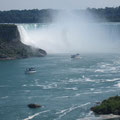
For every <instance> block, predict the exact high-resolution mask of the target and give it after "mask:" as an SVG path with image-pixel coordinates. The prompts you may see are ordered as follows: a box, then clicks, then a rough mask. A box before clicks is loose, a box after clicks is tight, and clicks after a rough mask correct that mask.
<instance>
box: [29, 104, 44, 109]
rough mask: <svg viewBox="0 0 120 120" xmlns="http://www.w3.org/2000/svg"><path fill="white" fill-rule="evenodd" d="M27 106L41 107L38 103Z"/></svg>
mask: <svg viewBox="0 0 120 120" xmlns="http://www.w3.org/2000/svg"><path fill="white" fill-rule="evenodd" d="M28 107H29V108H39V107H42V106H41V105H39V104H28Z"/></svg>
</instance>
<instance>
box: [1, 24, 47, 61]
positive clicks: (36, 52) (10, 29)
mask: <svg viewBox="0 0 120 120" xmlns="http://www.w3.org/2000/svg"><path fill="white" fill-rule="evenodd" d="M46 54H47V53H46V51H44V50H42V49H37V48H31V47H30V46H28V45H25V44H23V43H22V42H21V41H20V34H19V31H18V28H17V26H16V25H14V24H0V60H5V59H20V58H28V57H42V56H45V55H46Z"/></svg>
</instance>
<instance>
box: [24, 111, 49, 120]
mask: <svg viewBox="0 0 120 120" xmlns="http://www.w3.org/2000/svg"><path fill="white" fill-rule="evenodd" d="M49 111H50V110H46V111H42V112H38V113H36V114H34V115H31V116H28V117H27V118H25V119H23V120H31V119H33V118H34V117H36V116H38V115H40V114H42V113H46V112H49Z"/></svg>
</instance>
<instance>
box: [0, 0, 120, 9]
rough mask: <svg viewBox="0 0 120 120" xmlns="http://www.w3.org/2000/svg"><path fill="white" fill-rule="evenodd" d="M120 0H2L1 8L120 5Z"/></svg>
mask: <svg viewBox="0 0 120 120" xmlns="http://www.w3.org/2000/svg"><path fill="white" fill-rule="evenodd" d="M118 6H120V0H0V10H13V9H20V10H21V9H48V8H52V9H85V8H88V7H90V8H104V7H118Z"/></svg>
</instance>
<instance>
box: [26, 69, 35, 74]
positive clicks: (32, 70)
mask: <svg viewBox="0 0 120 120" xmlns="http://www.w3.org/2000/svg"><path fill="white" fill-rule="evenodd" d="M25 73H26V74H32V73H36V70H35V68H33V67H31V68H27V69H26V70H25Z"/></svg>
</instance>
